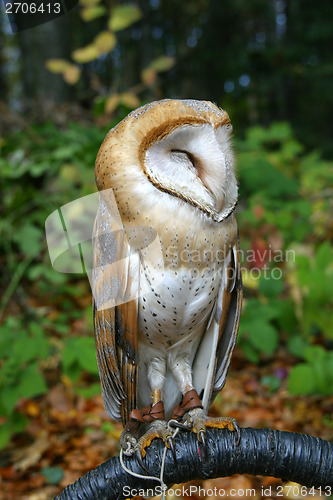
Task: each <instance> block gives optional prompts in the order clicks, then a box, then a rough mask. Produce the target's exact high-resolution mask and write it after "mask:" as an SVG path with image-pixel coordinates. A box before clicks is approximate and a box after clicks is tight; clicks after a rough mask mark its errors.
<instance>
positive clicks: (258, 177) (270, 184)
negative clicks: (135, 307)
mask: <svg viewBox="0 0 333 500" xmlns="http://www.w3.org/2000/svg"><path fill="white" fill-rule="evenodd" d="M236 149H237V150H238V163H239V176H240V191H241V193H240V199H241V200H243V203H244V201H245V202H246V205H245V209H244V210H242V211H240V214H239V223H240V238H241V247H243V251H244V255H245V258H244V262H243V276H244V283H245V297H246V294H247V291H248V290H250V291H251V298H249V299H245V305H244V310H243V314H242V318H241V324H240V335H239V345H240V347H241V348H242V349H243V351H244V353H245V354H246V356H247V357H248V358H249V359H250V360H251V361H253V362H259V361H260V358H261V356H262V355H265V356H267V355H268V356H271V355H272V354H274V352H275V350H276V348H277V346H278V344H279V337H281V333H283V338H284V339H285V340H286V346H287V348H288V349H289V351H290V352H291V353H292V354H294V355H295V356H296V357H298V358H302V359H303V360H304V361H305V362H303V363H301V364H299V365H296V366H295V367H294V368H293V369H292V370H291V372H290V376H289V379H288V387H289V390H290V392H292V393H293V394H314V393H320V394H332V390H333V389H332V387H333V384H332V375H331V374H332V368H330V365H331V366H333V364H332V361H333V358H332V356H333V354H332V351H330V350H327V349H326V345H327V346H328V345H330V342H331V341H332V339H333V319H332V306H333V299H332V290H333V265H332V257H333V251H332V245H331V244H330V243H329V235H330V224H331V223H330V217H329V211H330V209H331V207H332V201H331V199H329V193H331V189H332V188H331V186H333V168H332V164H330V163H329V162H327V161H323V160H322V159H321V158H320V156H319V155H318V153H311V154H303V147H302V146H301V145H300V144H299V143H298V142H297V141H296V140H295V138H294V136H293V133H292V130H291V128H290V126H289V125H288V124H285V123H280V124H275V125H272V126H271V127H270V128H268V129H265V128H263V127H254V128H252V129H249V130H248V132H247V134H246V137H245V140H244V141H237V142H236ZM258 234H259V236H258ZM277 247H278V248H279V250H280V251H282V256H283V257H282V258H281V259H275V258H274V251H273V252H272V254H271V255H270V254H269V253H268V250H272V248H273V250H274V248H275V250H276V248H277ZM265 251H266V253H267V257H266V258H265V259H263V258H262V255H264V252H265ZM249 252H257V254H256V255H257V257H256V259H254V261H255V262H254V263H253V259H252V261H250V259H247V256H248V255H249ZM260 252H262V253H261V254H260ZM253 266H257V268H255V270H256V271H257V272H256V273H254V269H253ZM274 273H275V274H274ZM323 339H324V344H323V346H319V345H314V344H316V343H319V342H320V341H323Z"/></svg>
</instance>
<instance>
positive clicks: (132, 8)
mask: <svg viewBox="0 0 333 500" xmlns="http://www.w3.org/2000/svg"><path fill="white" fill-rule="evenodd" d="M141 17H142V12H141V10H140V9H139V7H137V6H136V5H117V6H116V7H115V8H114V9H113V10H112V13H111V17H110V19H109V23H108V28H109V29H110V30H111V31H120V30H123V29H125V28H127V27H128V26H131V24H133V23H135V22H137V21H139V20H140V19H141Z"/></svg>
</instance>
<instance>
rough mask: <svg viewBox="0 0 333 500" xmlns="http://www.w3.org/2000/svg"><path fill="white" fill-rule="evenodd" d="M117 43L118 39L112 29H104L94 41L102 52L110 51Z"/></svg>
mask: <svg viewBox="0 0 333 500" xmlns="http://www.w3.org/2000/svg"><path fill="white" fill-rule="evenodd" d="M116 43H117V39H116V37H115V36H114V34H113V33H110V31H102V33H100V34H99V35H97V36H96V38H95V40H94V42H93V44H94V46H95V47H96V48H97V50H98V52H99V53H100V54H106V53H108V52H110V51H111V50H112V49H113V48H114V47H115V45H116Z"/></svg>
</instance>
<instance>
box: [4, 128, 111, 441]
mask: <svg viewBox="0 0 333 500" xmlns="http://www.w3.org/2000/svg"><path fill="white" fill-rule="evenodd" d="M111 126H112V124H110V127H111ZM105 133H106V130H101V129H98V128H96V127H93V126H91V127H89V128H86V127H83V126H80V125H77V124H69V125H68V128H67V129H66V130H58V129H57V128H56V127H55V126H53V125H52V124H45V125H44V126H35V127H33V128H32V129H31V130H30V133H29V135H28V134H26V133H24V132H16V133H14V134H12V135H11V136H9V137H7V138H6V139H5V140H4V141H3V148H2V153H3V154H2V157H1V158H0V173H1V177H2V184H3V193H4V195H3V197H2V199H1V201H0V206H1V212H2V214H3V217H2V218H1V220H0V233H1V239H0V254H1V256H2V269H3V272H2V275H1V278H0V280H1V283H0V284H1V288H2V290H3V293H2V296H1V299H0V314H4V315H5V314H7V312H9V311H10V304H11V303H15V304H16V308H19V309H21V310H22V311H24V315H22V316H18V315H16V316H13V317H11V316H7V317H6V319H5V320H4V321H3V323H2V324H1V325H0V368H1V370H0V415H2V416H3V417H4V418H5V419H6V421H5V422H4V423H3V424H2V425H1V428H0V448H1V447H4V446H5V445H6V444H7V443H8V441H9V440H10V438H11V436H12V434H13V433H16V432H20V431H21V430H23V429H24V427H25V426H26V425H27V423H28V420H27V419H26V418H25V417H24V416H23V415H22V414H20V413H19V412H18V411H17V407H18V403H19V401H20V399H21V398H33V397H37V396H40V395H43V394H45V393H46V391H47V390H48V389H47V382H46V379H45V373H44V370H43V362H44V361H45V360H46V359H47V358H49V357H52V356H53V357H55V359H57V358H61V355H62V353H63V354H64V359H63V366H64V369H65V368H66V374H68V375H69V374H70V373H74V372H75V370H77V371H79V372H80V373H81V372H82V371H86V372H88V373H92V374H96V373H97V366H96V359H95V349H94V345H93V340H92V338H85V337H80V338H74V339H73V338H71V337H69V334H70V333H71V332H72V328H71V324H72V322H75V321H76V320H77V319H80V318H82V320H86V323H87V326H86V328H85V330H86V331H89V333H90V335H91V334H92V328H91V324H90V323H91V319H90V318H89V321H90V323H89V326H88V314H86V312H85V311H80V306H79V305H78V303H77V301H78V300H80V298H81V297H82V296H86V295H87V293H89V286H88V284H87V279H86V277H82V276H79V277H78V276H77V275H75V276H73V275H69V274H61V273H58V272H57V271H55V270H54V269H52V267H51V263H50V259H49V256H48V253H47V250H46V242H45V228H44V225H45V220H46V218H47V217H48V216H49V215H50V213H51V212H53V211H54V210H56V209H57V208H59V207H60V206H62V205H63V204H66V203H68V202H70V201H73V200H74V199H75V198H79V197H81V196H84V195H86V194H89V193H91V192H94V191H96V187H95V182H94V162H95V157H96V154H97V151H98V149H99V146H100V144H101V142H102V140H103V138H104V136H105ZM30 301H34V302H35V303H37V307H31V306H30ZM34 302H32V303H34ZM53 307H54V308H55V309H56V311H57V312H56V314H55V315H54V317H52V315H51V316H50V317H49V312H51V311H52V308H53ZM50 309H51V311H50ZM89 310H90V311H91V308H90V307H89ZM90 315H91V314H90ZM83 333H84V332H83ZM67 342H68V343H69V346H67ZM71 348H72V349H73V351H75V353H76V354H77V358H76V361H75V360H74V361H73V362H72V363H69V361H68V355H67V358H66V353H68V351H69V350H70V349H71ZM77 360H79V361H77ZM66 362H67V364H66ZM76 378H78V376H77V377H76ZM94 391H95V393H96V392H97V387H96V386H95V387H94Z"/></svg>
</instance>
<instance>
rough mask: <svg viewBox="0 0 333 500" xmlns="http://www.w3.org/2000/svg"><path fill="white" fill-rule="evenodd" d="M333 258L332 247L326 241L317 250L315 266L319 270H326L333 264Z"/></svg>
mask: <svg viewBox="0 0 333 500" xmlns="http://www.w3.org/2000/svg"><path fill="white" fill-rule="evenodd" d="M332 257H333V252H332V247H331V245H330V244H329V242H328V241H325V242H324V243H322V245H320V247H319V248H318V250H317V253H316V257H315V266H316V268H318V269H321V270H323V271H324V270H326V269H327V268H328V267H329V266H330V265H331V263H332V260H333V259H332Z"/></svg>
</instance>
